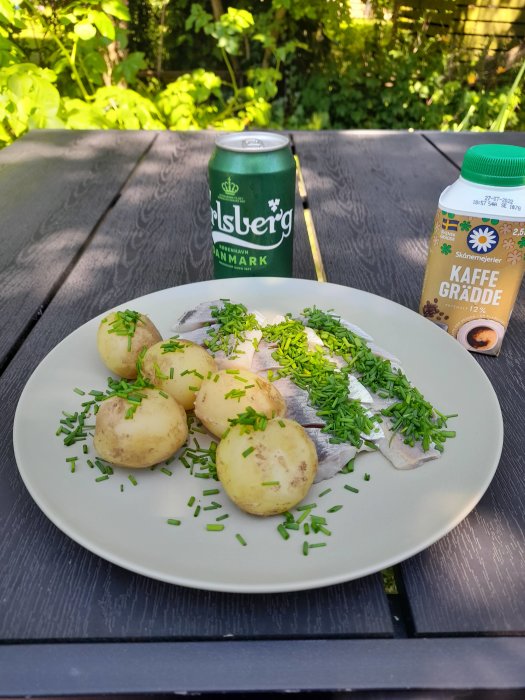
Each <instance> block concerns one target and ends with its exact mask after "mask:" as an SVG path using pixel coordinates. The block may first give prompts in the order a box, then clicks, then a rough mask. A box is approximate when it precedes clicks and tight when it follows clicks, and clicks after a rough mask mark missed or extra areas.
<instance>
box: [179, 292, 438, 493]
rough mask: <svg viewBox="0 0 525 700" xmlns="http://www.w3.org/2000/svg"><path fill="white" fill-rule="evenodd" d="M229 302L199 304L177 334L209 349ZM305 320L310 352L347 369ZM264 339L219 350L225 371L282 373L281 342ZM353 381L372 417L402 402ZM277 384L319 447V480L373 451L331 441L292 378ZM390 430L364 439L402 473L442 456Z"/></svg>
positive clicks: (254, 334) (250, 335) (291, 413)
mask: <svg viewBox="0 0 525 700" xmlns="http://www.w3.org/2000/svg"><path fill="white" fill-rule="evenodd" d="M223 303H224V302H223V300H214V301H210V302H203V303H201V304H198V305H197V306H196V307H194V308H193V309H190V310H189V311H187V312H185V313H184V314H182V316H181V317H180V318H179V319H178V321H177V323H176V325H175V327H174V330H175V331H176V332H177V333H178V334H179V337H181V338H183V339H187V340H192V341H193V342H195V343H197V344H199V345H204V346H205V341H206V340H207V339H208V338H209V332H210V331H211V332H212V333H213V331H214V330H218V329H219V328H220V324H217V323H216V322H215V319H214V318H213V316H212V313H211V310H212V307H214V306H217V307H220V306H221V305H223ZM248 313H250V314H254V315H255V317H256V318H257V321H258V323H259V324H260V326H265V325H267V324H268V323H269V321H268V320H267V319H266V318H265V317H263V316H262V315H261V314H260V313H259V312H257V311H252V310H248ZM285 320H286V318H285V317H284V316H280V315H278V316H276V317H275V318H274V319H272V321H271V323H272V324H275V323H279V322H283V321H285ZM299 320H300V321H301V322H302V323H303V325H304V327H305V333H306V336H307V342H308V349H309V350H310V351H314V350H316V349H319V351H321V349H323V352H324V353H325V354H326V355H327V357H328V358H329V359H330V361H331V362H333V363H334V366H335V367H337V370H338V371H340V370H341V369H343V368H344V367H345V366H346V362H345V361H344V360H343V358H340V357H338V356H334V355H330V354H329V351H328V349H327V348H326V347H325V346H324V345H323V343H322V340H321V339H320V338H319V336H318V334H317V333H316V332H315V330H313V329H311V328H309V327H308V326H307V325H306V324H307V319H306V318H305V317H303V316H299ZM339 321H340V323H341V325H343V327H345V328H347V329H348V330H350V331H351V332H353V333H355V334H356V335H358V336H360V337H361V338H363V339H364V340H365V342H366V345H367V346H368V347H369V348H370V350H371V351H372V353H373V354H374V355H376V356H378V357H381V358H383V359H384V360H387V361H389V362H390V363H391V365H392V368H393V370H394V371H395V370H398V369H399V370H402V367H401V363H400V361H399V359H398V358H397V357H395V356H394V355H392V354H391V353H390V352H389V351H387V350H385V349H383V348H381V347H379V346H378V345H376V344H375V342H374V341H373V338H372V337H371V336H370V335H369V334H368V333H366V332H365V331H363V330H362V329H361V328H359V327H358V326H356V325H354V324H352V323H351V322H349V321H346V320H345V319H339ZM261 337H262V334H261V332H260V331H247V332H246V338H245V340H244V341H242V342H241V343H235V344H234V343H232V352H224V351H218V352H215V353H213V354H214V357H215V359H216V362H217V364H218V366H219V368H221V369H223V368H224V369H225V368H239V369H240V368H246V369H251V370H252V371H253V372H255V373H257V374H260V375H261V376H265V377H266V376H267V373H268V371H269V370H274V371H278V370H279V369H280V368H281V367H280V365H279V362H278V361H277V360H275V359H274V357H273V353H274V351H275V349H276V348H277V344H276V343H268V342H266V341H263V340H261ZM234 345H235V347H234ZM337 370H336V371H337ZM348 380H349V393H348V397H349V399H350V400H352V399H355V400H358V401H360V402H361V403H362V404H363V406H364V407H367V408H368V409H369V415H374V414H375V415H381V410H382V409H383V408H386V407H387V406H390V405H391V404H392V403H395V402H396V401H397V399H395V398H389V399H381V398H379V397H378V396H377V395H375V394H373V393H371V392H369V391H368V389H366V387H364V386H363V384H361V382H360V381H359V376H358V375H357V374H355V373H349V375H348ZM274 383H275V386H276V388H277V389H278V390H279V391H280V393H281V394H282V395H283V398H284V399H285V401H286V404H287V407H288V410H287V416H288V417H289V418H291V419H293V420H296V421H297V422H298V423H300V424H301V425H303V427H305V429H306V431H307V433H308V434H309V436H310V438H311V439H312V440H313V442H314V444H315V447H316V450H317V454H318V458H319V466H318V474H317V477H316V479H315V481H316V482H317V481H322V480H324V479H328V478H331V477H332V476H334V475H335V474H336V473H338V472H339V471H340V470H341V469H342V468H343V467H344V466H345V464H347V462H348V461H349V460H350V459H352V458H353V457H354V456H355V454H356V453H357V452H360V451H368V450H369V449H370V448H369V447H367V446H366V445H363V446H362V447H361V448H360V449H359V450H358V449H356V448H355V447H354V446H353V445H351V444H350V443H331V442H330V435H329V434H328V433H323V432H322V427H323V425H324V421H323V420H322V418H320V417H319V416H318V415H317V413H316V410H315V408H314V407H313V406H312V405H311V403H310V401H309V400H308V392H307V391H306V390H304V389H300V388H299V387H297V386H296V385H295V384H294V383H293V382H292V381H291V379H289V378H287V377H281V378H279V379H278V380H276V381H275V382H274ZM390 426H391V421H390V419H389V418H387V417H385V416H382V423H381V424H380V425H378V426H377V429H376V430H374V431H373V433H372V434H371V435H363V436H362V437H363V439H366V440H369V441H373V442H374V444H376V445H377V448H378V449H379V451H380V452H381V454H383V456H384V457H386V459H387V460H388V461H389V462H390V463H391V464H392V465H393V466H394V467H395V468H396V469H400V470H405V469H414V468H415V467H418V466H420V465H421V464H424V463H425V462H427V461H429V460H432V459H436V458H438V457H439V456H440V452H439V451H438V450H436V449H435V447H434V446H431V448H430V449H429V450H427V451H424V450H423V449H422V447H421V446H420V445H416V446H415V447H410V446H409V445H405V444H404V442H403V437H402V436H401V435H400V434H399V433H393V432H392V430H391V429H390Z"/></svg>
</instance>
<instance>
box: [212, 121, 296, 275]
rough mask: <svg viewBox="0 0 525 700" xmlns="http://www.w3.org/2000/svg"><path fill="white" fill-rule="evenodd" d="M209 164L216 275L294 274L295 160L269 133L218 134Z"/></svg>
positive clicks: (277, 137)
mask: <svg viewBox="0 0 525 700" xmlns="http://www.w3.org/2000/svg"><path fill="white" fill-rule="evenodd" d="M215 146H216V147H215V150H214V152H213V154H212V156H211V159H210V163H209V171H208V175H209V185H210V200H211V229H212V238H213V262H214V275H215V277H216V278H224V277H248V276H252V277H253V276H259V277H260V276H263V275H270V276H277V277H291V276H292V255H293V227H294V205H295V160H294V157H293V155H292V151H291V148H290V140H289V138H288V137H287V136H284V135H282V134H274V133H271V132H256V131H250V132H238V133H233V134H224V135H222V136H219V137H218V138H217V140H216V143H215Z"/></svg>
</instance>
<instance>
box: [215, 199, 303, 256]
mask: <svg viewBox="0 0 525 700" xmlns="http://www.w3.org/2000/svg"><path fill="white" fill-rule="evenodd" d="M279 204H280V200H279V199H270V200H269V201H268V207H269V209H270V210H271V212H272V213H271V214H269V215H268V216H257V217H255V218H254V219H250V218H249V217H248V216H243V215H242V213H241V207H240V205H239V204H234V205H233V207H232V210H233V213H228V214H226V213H225V212H224V211H223V209H222V207H223V203H222V202H220V201H218V200H217V201H216V202H215V207H213V206H212V208H211V225H212V237H213V242H214V243H232V244H235V245H239V243H241V241H239V238H240V237H241V238H243V239H244V240H242V246H243V247H245V248H251V249H253V250H273V249H275V248H278V247H279V246H280V245H281V243H282V242H283V240H284V239H285V238H288V236H289V235H290V234H291V232H292V226H293V209H288V210H287V211H283V209H281V208H280V207H279ZM228 210H230V207H228ZM230 211H231V210H230ZM245 236H256V237H257V238H258V239H259V241H258V242H255V241H253V240H246V239H245V238H244V237H245Z"/></svg>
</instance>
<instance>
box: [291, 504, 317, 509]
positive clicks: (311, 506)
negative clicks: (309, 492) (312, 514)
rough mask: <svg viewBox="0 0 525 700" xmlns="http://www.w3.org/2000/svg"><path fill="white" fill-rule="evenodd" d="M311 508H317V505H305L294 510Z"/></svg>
mask: <svg viewBox="0 0 525 700" xmlns="http://www.w3.org/2000/svg"><path fill="white" fill-rule="evenodd" d="M312 508H317V503H307V504H305V505H304V506H297V508H296V509H295V510H312Z"/></svg>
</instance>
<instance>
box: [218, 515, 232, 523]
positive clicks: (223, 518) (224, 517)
mask: <svg viewBox="0 0 525 700" xmlns="http://www.w3.org/2000/svg"><path fill="white" fill-rule="evenodd" d="M229 517H230V516H229V515H228V513H224V515H219V517H218V518H215V520H216V521H217V522H219V521H220V520H226V518H229Z"/></svg>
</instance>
